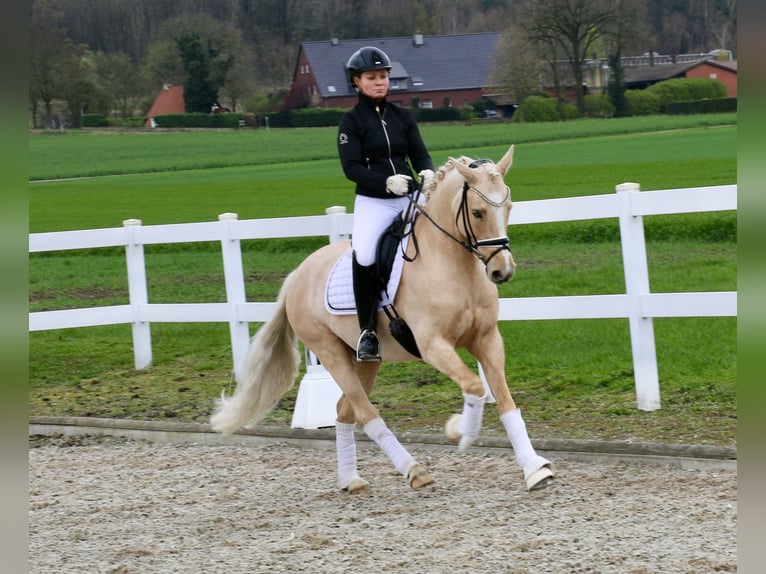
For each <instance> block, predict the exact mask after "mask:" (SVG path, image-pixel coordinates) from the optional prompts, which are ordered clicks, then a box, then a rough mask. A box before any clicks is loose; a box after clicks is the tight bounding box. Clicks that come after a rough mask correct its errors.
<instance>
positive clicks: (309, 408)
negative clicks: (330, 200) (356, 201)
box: [290, 205, 348, 429]
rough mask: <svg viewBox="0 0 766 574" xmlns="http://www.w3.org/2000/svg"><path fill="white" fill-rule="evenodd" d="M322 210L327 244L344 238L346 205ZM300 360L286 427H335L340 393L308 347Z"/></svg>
mask: <svg viewBox="0 0 766 574" xmlns="http://www.w3.org/2000/svg"><path fill="white" fill-rule="evenodd" d="M325 213H326V214H327V217H328V220H329V233H328V235H329V237H330V243H336V242H338V241H343V240H345V239H348V235H346V234H344V233H341V232H340V216H341V215H342V214H345V213H346V208H345V207H343V206H340V205H334V206H332V207H328V208H327V209H325ZM304 359H305V360H306V374H305V375H304V376H303V378H302V379H301V383H300V386H299V387H298V395H297V397H296V398H295V408H294V409H293V420H292V422H291V423H290V426H291V427H292V428H304V429H317V428H320V427H330V426H335V418H336V412H335V407H336V404H337V403H338V400H339V399H340V397H341V395H342V394H343V392H342V391H341V390H340V387H339V386H338V384H337V383H336V382H335V379H333V378H332V375H330V373H328V372H327V369H325V368H324V366H323V365H322V364H321V363H320V362H319V359H318V358H317V356H316V355H315V354H314V353H312V352H311V349H309V348H308V347H306V348H305V349H304Z"/></svg>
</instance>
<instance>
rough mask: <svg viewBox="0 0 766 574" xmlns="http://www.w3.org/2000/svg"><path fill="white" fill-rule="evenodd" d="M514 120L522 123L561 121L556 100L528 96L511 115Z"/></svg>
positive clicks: (546, 97)
mask: <svg viewBox="0 0 766 574" xmlns="http://www.w3.org/2000/svg"><path fill="white" fill-rule="evenodd" d="M513 118H514V120H516V119H517V120H518V121H522V122H555V121H558V120H560V119H561V116H559V111H558V109H556V100H554V99H553V98H550V97H548V96H529V97H528V98H527V99H525V100H524V101H523V102H521V106H519V109H518V110H517V111H516V113H515V114H513Z"/></svg>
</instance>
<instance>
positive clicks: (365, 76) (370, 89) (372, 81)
mask: <svg viewBox="0 0 766 574" xmlns="http://www.w3.org/2000/svg"><path fill="white" fill-rule="evenodd" d="M354 82H355V83H356V87H357V88H358V89H359V91H360V92H362V94H364V95H365V96H367V97H368V98H371V99H373V100H382V99H383V98H385V97H386V94H387V93H388V85H389V79H388V70H368V71H366V72H362V73H361V74H359V75H358V76H357V77H356V78H354Z"/></svg>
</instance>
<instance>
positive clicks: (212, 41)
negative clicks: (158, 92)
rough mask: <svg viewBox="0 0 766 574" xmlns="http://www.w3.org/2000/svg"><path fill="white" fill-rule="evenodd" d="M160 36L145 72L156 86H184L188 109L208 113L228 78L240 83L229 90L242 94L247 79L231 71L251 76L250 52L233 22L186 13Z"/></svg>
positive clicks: (145, 66) (149, 57) (151, 49)
mask: <svg viewBox="0 0 766 574" xmlns="http://www.w3.org/2000/svg"><path fill="white" fill-rule="evenodd" d="M159 36H160V39H159V40H158V41H156V42H154V43H152V45H151V46H150V47H149V51H148V52H147V57H146V60H145V63H144V73H145V75H146V77H148V78H149V79H150V80H151V81H152V82H153V83H154V84H155V85H157V86H161V85H163V84H174V85H183V86H184V100H185V103H186V109H187V111H190V112H191V111H199V112H202V111H204V112H209V111H210V108H211V106H212V104H213V103H214V102H215V101H216V100H217V99H218V93H219V91H220V90H221V89H222V88H223V87H224V85H225V83H226V81H227V79H228V80H230V81H233V80H234V79H236V81H237V82H238V85H237V86H234V85H232V86H231V90H229V93H230V94H231V95H233V96H235V97H236V98H241V97H242V94H241V90H242V85H243V83H244V84H245V85H248V84H246V79H245V78H243V77H241V76H240V77H237V78H233V77H232V76H231V75H230V73H231V72H232V71H233V70H237V71H238V72H239V73H240V74H246V75H247V78H251V77H252V72H250V73H248V69H247V68H246V64H247V63H249V62H250V60H249V58H248V56H249V55H250V54H251V51H250V50H249V49H247V48H246V47H245V46H244V43H243V41H242V37H241V35H240V34H239V31H238V30H237V29H236V28H235V27H234V26H233V25H232V24H230V23H227V22H220V21H218V20H214V19H212V18H209V17H207V16H205V15H199V14H196V15H186V16H182V17H178V18H173V19H171V20H168V21H167V22H165V23H164V24H163V26H162V28H161V33H160V35H159ZM187 93H188V96H189V100H186V98H187Z"/></svg>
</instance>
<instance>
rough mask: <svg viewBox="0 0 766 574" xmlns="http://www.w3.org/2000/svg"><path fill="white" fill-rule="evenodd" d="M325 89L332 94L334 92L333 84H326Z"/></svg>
mask: <svg viewBox="0 0 766 574" xmlns="http://www.w3.org/2000/svg"><path fill="white" fill-rule="evenodd" d="M327 91H328V92H330V93H331V94H334V93H335V92H336V89H335V86H327Z"/></svg>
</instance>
